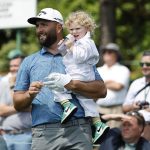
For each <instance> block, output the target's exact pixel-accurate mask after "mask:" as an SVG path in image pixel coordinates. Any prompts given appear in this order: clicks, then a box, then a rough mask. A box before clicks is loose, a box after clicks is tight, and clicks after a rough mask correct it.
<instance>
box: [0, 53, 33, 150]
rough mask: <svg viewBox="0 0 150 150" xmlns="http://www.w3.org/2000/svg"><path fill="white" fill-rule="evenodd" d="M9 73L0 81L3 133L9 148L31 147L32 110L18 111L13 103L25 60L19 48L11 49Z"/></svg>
mask: <svg viewBox="0 0 150 150" xmlns="http://www.w3.org/2000/svg"><path fill="white" fill-rule="evenodd" d="M9 54H11V57H9V58H10V62H9V67H10V68H9V73H8V74H7V75H6V76H4V77H3V78H2V79H1V81H0V116H1V119H2V121H1V128H2V129H1V134H2V136H3V138H4V139H5V141H6V144H7V149H8V150H18V149H21V150H30V149H31V114H30V110H24V112H17V111H16V110H15V108H14V105H13V93H14V92H13V89H14V86H15V80H16V74H17V71H18V69H19V66H20V64H21V62H22V60H23V56H22V55H20V52H19V51H17V50H13V51H11V52H10V53H9Z"/></svg>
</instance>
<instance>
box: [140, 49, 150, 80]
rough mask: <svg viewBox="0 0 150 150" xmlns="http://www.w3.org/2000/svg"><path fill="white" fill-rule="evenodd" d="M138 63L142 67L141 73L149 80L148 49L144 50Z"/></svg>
mask: <svg viewBox="0 0 150 150" xmlns="http://www.w3.org/2000/svg"><path fill="white" fill-rule="evenodd" d="M140 65H141V67H142V73H143V75H144V76H145V77H146V78H147V80H148V81H149V82H150V50H148V51H144V53H143V56H142V58H141V62H140Z"/></svg>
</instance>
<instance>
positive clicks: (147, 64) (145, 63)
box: [140, 62, 150, 67]
mask: <svg viewBox="0 0 150 150" xmlns="http://www.w3.org/2000/svg"><path fill="white" fill-rule="evenodd" d="M144 65H145V66H147V67H150V62H140V66H141V67H143V66H144Z"/></svg>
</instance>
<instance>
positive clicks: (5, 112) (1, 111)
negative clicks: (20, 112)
mask: <svg viewBox="0 0 150 150" xmlns="http://www.w3.org/2000/svg"><path fill="white" fill-rule="evenodd" d="M16 112H17V111H16V110H15V108H14V106H8V105H6V104H0V116H1V117H6V116H9V115H12V114H15V113H16Z"/></svg>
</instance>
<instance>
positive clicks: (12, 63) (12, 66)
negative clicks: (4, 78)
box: [8, 49, 25, 75]
mask: <svg viewBox="0 0 150 150" xmlns="http://www.w3.org/2000/svg"><path fill="white" fill-rule="evenodd" d="M24 57H25V56H24V55H23V53H22V52H21V50H19V49H13V50H11V51H10V52H9V53H8V59H9V71H10V73H11V74H12V75H16V73H17V71H18V69H19V66H20V64H21V62H22V60H23V59H24Z"/></svg>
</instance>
